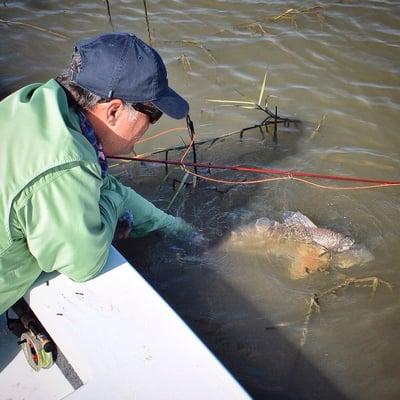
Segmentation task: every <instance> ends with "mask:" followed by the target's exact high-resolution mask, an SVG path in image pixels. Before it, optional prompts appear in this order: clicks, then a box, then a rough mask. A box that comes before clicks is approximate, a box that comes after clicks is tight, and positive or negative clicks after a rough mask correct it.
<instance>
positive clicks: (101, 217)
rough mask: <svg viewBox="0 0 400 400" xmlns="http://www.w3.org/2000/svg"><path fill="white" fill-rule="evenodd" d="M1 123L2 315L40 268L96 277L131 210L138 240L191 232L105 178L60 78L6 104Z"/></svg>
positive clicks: (0, 106)
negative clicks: (156, 233)
mask: <svg viewBox="0 0 400 400" xmlns="http://www.w3.org/2000/svg"><path fill="white" fill-rule="evenodd" d="M0 120H1V121H2V125H1V127H0V143H1V146H0V314H1V313H2V312H4V311H5V310H6V309H7V308H9V307H10V306H11V305H12V304H13V303H14V302H15V301H17V300H18V298H20V297H21V296H23V294H24V293H25V292H26V290H27V289H28V288H29V286H30V285H31V284H32V283H33V282H34V281H35V280H36V279H37V277H38V276H39V275H40V273H41V272H42V271H45V272H51V271H59V272H61V273H63V274H65V275H67V276H68V277H70V278H71V279H73V280H76V281H85V280H88V279H90V278H92V277H94V276H95V275H96V274H97V273H98V272H99V271H100V270H101V268H102V267H103V265H104V264H105V262H106V260H107V257H108V252H109V248H110V244H111V241H112V239H113V236H114V231H115V227H116V223H117V220H118V218H119V216H120V215H121V214H122V212H123V211H124V210H125V209H130V210H131V211H132V213H133V217H134V220H133V229H132V233H133V235H134V236H142V235H145V234H146V233H148V232H151V231H155V230H161V231H163V232H165V233H179V232H181V231H188V230H190V226H189V225H188V224H186V223H185V222H184V221H183V220H181V219H180V218H175V217H173V216H171V215H168V214H166V213H164V212H163V211H161V210H160V209H158V208H156V207H155V206H154V205H153V204H151V203H150V202H148V201H147V200H145V199H144V198H143V197H141V196H140V195H138V194H137V193H136V192H135V191H133V190H132V189H130V188H128V187H126V186H124V185H122V184H121V183H120V182H118V181H117V179H115V178H114V177H112V176H111V175H108V174H107V175H106V176H105V178H102V176H101V169H100V166H99V164H98V161H97V155H96V153H95V151H94V149H93V148H92V146H91V145H90V143H89V142H88V141H87V140H86V139H85V138H84V136H83V135H82V134H81V132H80V128H79V122H78V117H77V115H76V113H75V112H74V109H73V108H70V107H69V106H68V102H67V99H66V97H65V94H64V92H63V90H62V88H61V87H60V86H59V85H58V84H57V83H56V82H55V81H54V80H50V81H49V82H47V83H46V84H44V85H39V84H34V85H29V86H27V87H25V88H23V89H21V90H19V91H18V92H16V93H14V94H12V95H11V96H9V97H8V98H6V99H5V100H3V101H2V102H0ZM3 121H4V124H3Z"/></svg>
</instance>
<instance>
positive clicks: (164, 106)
mask: <svg viewBox="0 0 400 400" xmlns="http://www.w3.org/2000/svg"><path fill="white" fill-rule="evenodd" d="M151 102H152V103H153V104H154V105H155V106H156V107H157V108H158V109H159V110H161V111H162V112H163V113H165V114H167V115H168V116H169V117H171V118H174V119H182V118H185V117H186V116H187V115H188V112H189V104H188V102H187V101H186V100H185V99H184V98H183V97H181V96H179V94H178V93H176V92H175V91H174V90H172V89H171V88H168V89H167V90H166V91H165V92H164V93H163V95H162V96H161V97H159V98H158V99H157V100H152V101H151Z"/></svg>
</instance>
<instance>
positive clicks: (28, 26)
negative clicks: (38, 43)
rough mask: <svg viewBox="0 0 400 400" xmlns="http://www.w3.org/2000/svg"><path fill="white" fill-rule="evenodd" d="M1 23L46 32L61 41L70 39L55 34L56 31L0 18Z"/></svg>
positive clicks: (60, 34)
mask: <svg viewBox="0 0 400 400" xmlns="http://www.w3.org/2000/svg"><path fill="white" fill-rule="evenodd" d="M0 22H1V23H3V24H7V25H17V26H22V27H25V28H31V29H35V30H37V31H40V32H45V33H48V34H49V35H52V36H56V37H59V38H61V39H69V37H68V36H66V35H63V34H62V33H58V32H54V31H51V30H50V29H46V28H42V27H41V26H38V25H34V24H29V23H27V22H19V21H10V20H7V19H3V18H0Z"/></svg>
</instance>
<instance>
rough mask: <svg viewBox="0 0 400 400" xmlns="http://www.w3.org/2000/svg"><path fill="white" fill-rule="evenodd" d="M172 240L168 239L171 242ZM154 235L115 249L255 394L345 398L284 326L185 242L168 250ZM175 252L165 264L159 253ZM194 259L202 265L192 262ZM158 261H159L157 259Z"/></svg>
mask: <svg viewBox="0 0 400 400" xmlns="http://www.w3.org/2000/svg"><path fill="white" fill-rule="evenodd" d="M170 245H171V244H170ZM167 247H168V244H167V245H166V244H165V243H162V241H160V240H159V239H158V238H157V236H156V235H150V236H148V237H146V238H141V239H134V240H132V239H128V240H124V241H121V242H119V244H118V249H119V250H120V251H121V252H122V254H123V255H124V256H125V257H126V258H128V259H129V260H130V262H132V264H133V265H135V267H136V268H137V269H138V271H139V272H140V273H141V274H142V275H143V276H144V278H145V279H146V280H147V281H148V282H149V283H150V284H151V285H152V286H153V287H154V288H155V290H156V291H157V292H159V293H160V294H161V295H162V297H163V298H164V299H165V300H166V301H167V302H168V303H169V304H170V305H171V307H172V308H173V309H174V310H175V311H176V312H177V313H178V315H179V316H180V317H181V318H182V319H183V320H184V321H185V322H186V323H187V324H188V325H189V326H190V328H191V329H192V330H193V331H194V332H195V333H196V334H197V335H198V336H199V337H200V339H201V340H202V341H203V342H204V343H205V344H206V345H207V347H208V348H209V349H210V350H211V351H212V352H213V353H214V354H215V355H216V356H217V358H218V359H219V360H220V361H221V362H222V364H223V365H225V366H226V368H227V369H228V370H229V371H230V372H231V373H232V374H233V375H234V376H235V378H236V379H237V380H238V381H239V382H240V383H241V384H242V385H243V387H244V388H245V389H246V390H247V391H248V392H249V394H250V395H251V396H252V397H254V398H255V399H265V398H268V399H320V398H324V399H336V400H337V399H346V398H347V397H346V396H345V395H344V394H343V393H342V392H341V391H340V389H339V388H338V387H337V386H336V385H335V384H334V383H333V382H331V381H330V380H329V379H328V378H327V377H326V376H324V374H323V373H322V372H321V371H320V370H319V369H318V368H317V367H316V366H315V365H313V363H312V362H310V361H309V360H308V359H307V357H306V356H305V355H304V354H302V353H301V351H300V350H299V347H298V346H296V344H295V343H293V342H292V341H291V340H289V339H288V337H287V335H286V334H285V332H284V330H285V327H282V328H280V327H277V326H275V323H274V322H273V321H272V320H271V319H270V318H269V317H268V315H265V313H263V312H260V311H259V310H257V309H256V307H254V305H253V304H252V302H251V301H249V300H248V299H247V298H246V296H245V295H244V294H243V293H241V292H240V291H239V290H238V289H237V288H235V287H233V286H232V285H231V284H230V283H229V282H228V281H227V280H226V279H225V278H224V277H223V276H221V274H219V273H217V272H216V271H213V270H212V266H207V265H206V264H202V262H201V255H200V257H196V255H194V256H193V260H192V263H193V265H192V266H190V261H189V262H188V260H187V259H186V261H185V262H183V263H181V262H180V261H179V258H180V254H181V253H182V254H183V253H184V252H185V250H184V246H182V247H179V246H178V247H173V248H171V247H170V248H169V250H168V249H167ZM166 251H173V252H174V253H175V254H176V255H177V257H176V262H175V264H174V263H173V262H171V261H170V262H169V264H168V263H164V261H163V260H160V259H158V256H159V255H160V254H161V253H162V252H166ZM196 260H197V262H199V263H200V264H202V265H198V264H197V265H195V264H196ZM160 262H161V263H163V265H161V266H159V265H157V263H160Z"/></svg>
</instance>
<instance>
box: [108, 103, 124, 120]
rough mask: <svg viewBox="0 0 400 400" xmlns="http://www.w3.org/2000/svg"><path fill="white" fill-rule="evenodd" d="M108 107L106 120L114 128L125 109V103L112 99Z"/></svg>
mask: <svg viewBox="0 0 400 400" xmlns="http://www.w3.org/2000/svg"><path fill="white" fill-rule="evenodd" d="M104 104H105V105H106V118H107V123H108V124H109V125H111V126H114V125H115V124H116V123H117V120H118V118H119V117H120V115H121V114H122V111H123V109H124V103H123V102H122V100H120V99H112V100H110V101H109V102H107V103H104Z"/></svg>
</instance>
